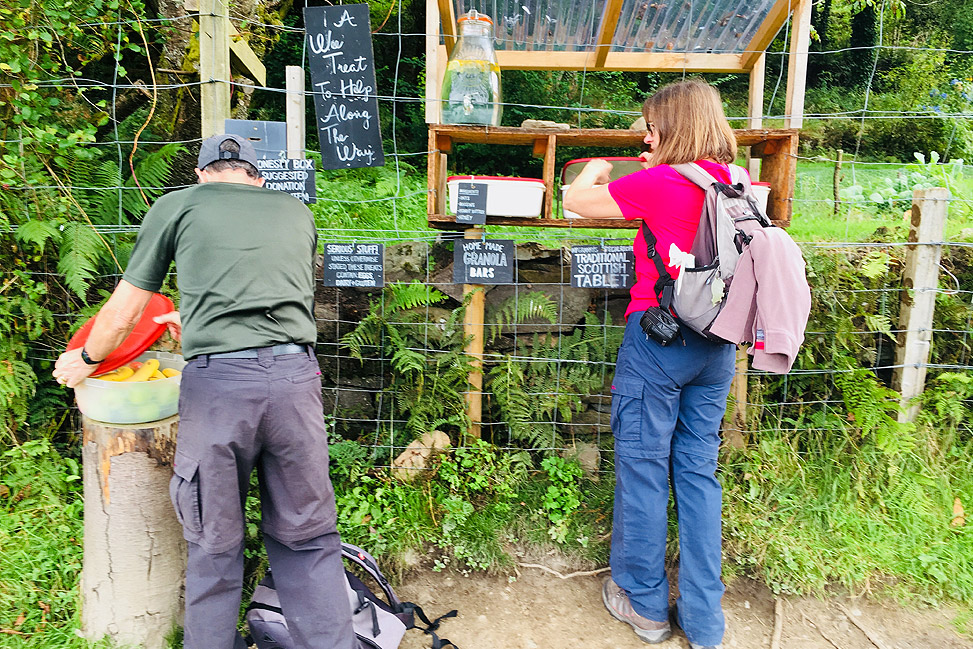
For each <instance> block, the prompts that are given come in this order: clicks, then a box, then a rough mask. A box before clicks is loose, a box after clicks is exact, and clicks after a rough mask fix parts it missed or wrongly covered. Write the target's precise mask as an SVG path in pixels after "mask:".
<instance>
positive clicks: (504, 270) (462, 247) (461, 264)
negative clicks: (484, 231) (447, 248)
mask: <svg viewBox="0 0 973 649" xmlns="http://www.w3.org/2000/svg"><path fill="white" fill-rule="evenodd" d="M514 263H515V256H514V242H513V241H496V240H491V241H487V240H485V239H457V240H456V243H455V244H454V246H453V283H454V284H513V283H514Z"/></svg>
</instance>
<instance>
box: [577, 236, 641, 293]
mask: <svg viewBox="0 0 973 649" xmlns="http://www.w3.org/2000/svg"><path fill="white" fill-rule="evenodd" d="M633 284H635V255H634V254H633V253H632V246H571V286H573V287H574V288H631V287H632V285H633Z"/></svg>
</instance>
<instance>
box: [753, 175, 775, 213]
mask: <svg viewBox="0 0 973 649" xmlns="http://www.w3.org/2000/svg"><path fill="white" fill-rule="evenodd" d="M750 185H751V186H752V187H753V197H754V198H756V199H757V203H759V204H760V207H762V208H763V210H764V214H766V213H767V202H768V201H769V200H770V183H759V182H752V183H750Z"/></svg>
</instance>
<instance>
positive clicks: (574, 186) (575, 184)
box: [563, 158, 622, 219]
mask: <svg viewBox="0 0 973 649" xmlns="http://www.w3.org/2000/svg"><path fill="white" fill-rule="evenodd" d="M611 171H612V163H610V162H608V161H607V160H603V159H601V158H594V159H593V160H591V161H589V162H588V164H586V165H585V167H584V169H582V170H581V173H579V174H578V177H577V178H575V179H574V180H573V181H572V182H571V186H570V187H568V191H567V192H565V194H564V202H563V205H564V208H565V209H567V210H570V211H572V212H574V213H576V214H578V215H580V216H581V217H583V218H592V219H597V218H618V217H620V216H622V211H621V209H619V207H618V203H616V202H615V199H614V198H612V196H611V194H610V193H609V191H608V183H610V182H611Z"/></svg>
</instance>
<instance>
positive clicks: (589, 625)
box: [397, 568, 973, 649]
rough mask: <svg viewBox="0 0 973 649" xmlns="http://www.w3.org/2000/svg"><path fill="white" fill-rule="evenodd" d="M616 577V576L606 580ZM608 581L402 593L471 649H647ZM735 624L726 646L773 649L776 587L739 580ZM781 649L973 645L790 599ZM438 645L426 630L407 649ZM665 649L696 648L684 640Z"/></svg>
mask: <svg viewBox="0 0 973 649" xmlns="http://www.w3.org/2000/svg"><path fill="white" fill-rule="evenodd" d="M606 574H607V573H606ZM604 576H605V575H598V576H585V577H575V578H572V579H567V580H562V579H559V578H558V577H555V576H553V575H550V574H547V573H544V572H542V571H539V570H536V569H530V568H521V569H520V576H519V577H518V578H517V579H516V580H515V581H509V578H507V577H489V576H482V575H473V576H463V575H461V574H458V573H435V572H431V571H422V572H418V573H416V574H414V575H412V576H411V577H409V578H407V579H406V581H405V583H404V584H403V585H402V586H400V587H399V588H398V589H397V590H398V591H399V592H400V594H401V595H402V596H403V598H404V599H407V600H410V601H414V602H417V603H418V604H420V605H421V606H422V607H423V608H424V609H425V611H426V612H427V613H429V614H434V615H440V614H442V613H445V612H446V611H448V610H450V609H453V608H455V609H458V610H459V616H458V617H457V618H453V619H450V620H446V621H445V622H443V625H442V628H441V635H442V636H444V637H447V638H449V639H450V640H452V641H454V642H455V643H456V644H457V645H458V646H459V647H460V648H461V649H553V648H556V649H643V648H644V647H646V646H647V645H646V644H644V643H643V642H642V641H640V640H639V639H638V638H637V637H636V636H635V635H634V633H632V631H631V629H630V628H629V627H628V625H625V624H622V623H621V622H617V621H616V620H614V619H613V618H612V617H611V616H609V615H608V613H607V612H606V611H605V609H604V607H603V606H602V603H601V590H600V588H601V580H602V579H603V578H604ZM723 602H724V603H723V606H724V609H725V611H726V617H727V634H726V638H725V640H724V645H723V646H724V647H726V648H730V647H733V648H736V649H771V647H772V637H773V632H774V620H775V612H774V608H775V598H774V595H773V593H771V592H770V591H769V590H768V589H767V588H766V587H764V586H763V585H761V584H757V583H755V582H752V581H749V580H743V579H740V580H736V581H734V582H733V583H732V584H731V585H730V587H729V589H728V590H727V594H726V597H725V598H724V600H723ZM780 608H781V613H782V615H781V619H782V633H781V640H780V644H779V647H780V649H973V639H970V638H964V637H962V636H960V635H958V634H957V633H956V631H955V630H954V627H953V626H952V624H951V620H952V619H953V617H955V612H953V611H950V610H929V609H906V608H900V607H896V606H892V605H883V604H876V603H874V602H870V601H868V600H863V599H853V598H849V597H833V598H830V599H828V600H825V601H822V600H818V599H814V598H808V597H787V598H783V599H782V602H781V605H780ZM428 646H429V638H428V636H425V635H424V634H421V633H418V632H416V631H410V632H409V633H408V634H406V639H405V641H404V642H403V644H402V648H403V649H420V648H424V647H428ZM657 646H658V647H659V648H660V649H685V648H686V647H688V646H689V643H688V642H687V641H686V639H685V637H684V636H683V635H682V634H681V633H679V632H678V631H677V632H676V634H674V635H673V637H672V638H671V639H670V640H668V641H666V642H665V643H663V644H660V645H657Z"/></svg>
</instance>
